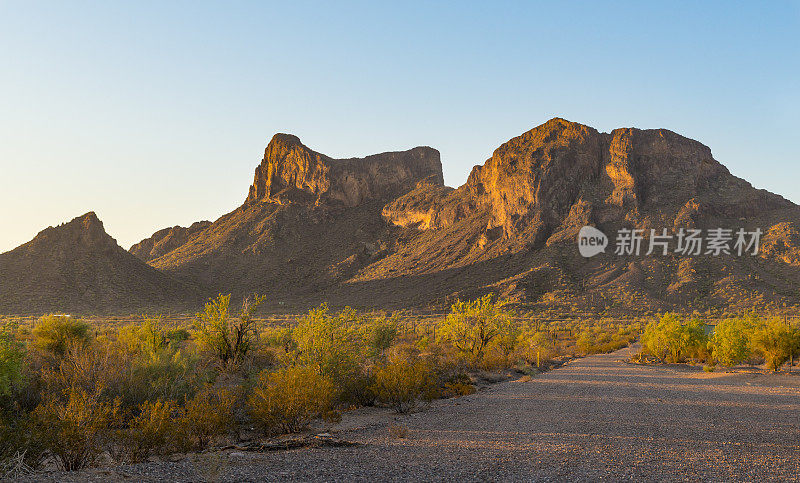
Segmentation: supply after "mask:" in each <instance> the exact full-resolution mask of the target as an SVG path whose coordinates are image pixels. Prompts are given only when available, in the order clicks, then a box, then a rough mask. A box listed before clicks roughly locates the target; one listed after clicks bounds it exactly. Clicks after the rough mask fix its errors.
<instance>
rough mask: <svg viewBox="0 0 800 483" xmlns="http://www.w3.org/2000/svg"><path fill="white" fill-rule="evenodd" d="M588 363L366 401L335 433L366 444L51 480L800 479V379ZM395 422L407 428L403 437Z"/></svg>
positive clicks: (597, 359) (618, 355) (196, 459)
mask: <svg viewBox="0 0 800 483" xmlns="http://www.w3.org/2000/svg"><path fill="white" fill-rule="evenodd" d="M629 350H630V349H623V350H621V351H618V352H615V353H613V354H606V355H598V356H591V357H587V358H585V359H578V360H575V361H573V362H572V363H570V364H568V365H566V366H563V367H561V368H559V369H556V370H553V371H551V372H548V373H545V374H542V375H539V376H535V377H534V378H532V379H531V380H530V381H527V382H521V381H509V382H503V383H498V384H494V385H492V386H489V387H488V388H486V389H485V390H483V391H480V392H479V393H476V394H474V395H471V396H466V397H462V398H459V399H449V400H442V401H437V402H435V403H434V404H433V405H432V406H431V407H429V408H427V409H425V410H423V411H420V412H417V413H414V414H409V415H399V416H398V415H396V414H394V413H390V412H388V411H383V410H376V409H364V410H359V411H355V412H353V413H348V414H346V415H345V416H344V419H343V420H342V422H341V423H340V424H338V425H336V426H334V427H333V428H332V433H333V434H334V436H335V437H337V438H342V439H346V440H349V441H356V442H359V443H361V445H359V446H356V447H344V448H316V449H295V450H288V451H277V452H269V453H250V452H242V451H220V452H216V453H204V454H199V455H191V456H189V457H187V458H184V459H183V460H181V461H177V462H169V463H167V462H164V463H146V464H139V465H133V466H124V467H120V468H114V469H95V470H89V471H84V472H81V473H72V474H65V473H51V474H46V475H45V474H40V475H38V476H39V477H40V478H48V479H52V480H59V481H67V480H86V479H97V480H139V481H142V480H144V481H164V480H177V481H203V480H208V481H218V480H222V481H265V480H269V481H272V480H303V481H308V480H313V481H328V480H330V481H368V480H375V481H385V480H394V481H402V480H425V481H431V480H434V481H435V480H469V481H486V480H490V481H492V480H494V481H506V480H526V481H527V480H542V481H562V480H592V481H596V480H601V479H602V480H612V481H615V480H712V481H732V480H735V481H755V480H758V481H764V480H784V481H785V480H797V479H798V478H800V398H799V397H798V396H800V377H795V376H792V375H765V374H752V373H711V374H707V373H704V372H703V371H702V369H701V368H700V367H690V366H677V365H676V366H640V365H634V364H628V363H625V362H623V359H627V357H628V356H629V355H630V354H629ZM390 424H394V425H399V426H402V427H405V428H407V429H408V435H407V437H406V438H403V439H398V438H395V437H392V436H391V435H390V433H389V431H388V429H387V428H388V426H389V425H390Z"/></svg>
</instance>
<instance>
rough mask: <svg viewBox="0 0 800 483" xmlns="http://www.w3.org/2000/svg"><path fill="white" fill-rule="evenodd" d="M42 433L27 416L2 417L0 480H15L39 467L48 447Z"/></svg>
mask: <svg viewBox="0 0 800 483" xmlns="http://www.w3.org/2000/svg"><path fill="white" fill-rule="evenodd" d="M42 435H43V432H42V431H41V428H39V427H37V426H36V425H35V424H33V422H32V421H31V419H30V418H29V417H27V416H18V417H16V418H8V419H6V418H3V417H0V480H6V479H8V480H14V479H15V478H16V477H18V476H21V475H22V474H24V473H26V472H30V471H31V470H35V469H36V468H38V467H39V465H40V463H41V462H42V459H43V457H44V453H45V449H46V445H45V442H44V440H43V437H42Z"/></svg>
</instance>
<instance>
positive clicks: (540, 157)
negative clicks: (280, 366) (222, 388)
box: [0, 118, 800, 313]
mask: <svg viewBox="0 0 800 483" xmlns="http://www.w3.org/2000/svg"><path fill="white" fill-rule="evenodd" d="M95 218H96V217H95ZM85 221H87V223H88V224H89V226H90V227H91V226H93V225H95V222H94V221H93V220H85ZM98 222H99V220H98ZM798 222H800V207H798V206H797V205H795V204H794V203H792V202H790V201H788V200H786V199H784V198H783V197H781V196H779V195H775V194H773V193H770V192H768V191H766V190H759V189H756V188H754V187H753V186H752V185H751V184H750V183H748V182H747V181H745V180H743V179H741V178H738V177H736V176H734V175H732V174H731V173H730V172H729V171H728V169H727V168H726V167H725V166H724V165H722V164H721V163H719V162H718V161H717V160H716V159H714V157H713V153H712V151H711V149H710V148H708V147H707V146H705V145H703V144H702V143H700V142H698V141H695V140H692V139H690V138H688V137H684V136H682V135H680V134H677V133H674V132H672V131H669V130H666V129H647V130H641V129H636V128H619V129H614V130H612V131H611V132H608V133H603V132H599V131H597V130H596V129H594V128H592V127H590V126H586V125H583V124H580V123H575V122H570V121H567V120H565V119H562V118H553V119H551V120H549V121H547V122H545V123H543V124H541V125H539V126H536V127H534V128H533V129H530V130H528V131H526V132H524V133H522V134H520V135H519V136H516V137H513V138H511V139H509V140H508V141H507V142H505V143H503V144H501V145H500V146H498V148H497V149H495V150H494V151H493V153H492V155H491V157H490V158H489V159H487V160H486V161H485V162H484V163H483V164H480V165H476V166H475V167H473V168H472V170H471V172H470V174H469V176H468V178H467V180H466V182H465V183H464V184H462V185H461V186H459V187H457V188H451V187H447V186H445V185H444V180H443V176H442V165H441V160H440V156H439V152H438V151H436V150H435V149H433V148H429V147H424V146H422V147H416V148H412V149H409V150H406V151H397V152H388V153H380V154H376V155H371V156H367V157H364V158H347V159H334V158H331V157H329V156H326V155H324V154H321V153H318V152H316V151H314V150H312V149H310V148H308V147H307V146H305V145H304V144H303V143H302V142H301V141H300V139H299V138H298V137H296V136H293V135H289V134H280V133H279V134H276V135H275V136H273V138H272V140H271V141H270V142H269V144H268V145H267V147H266V149H265V151H264V156H263V158H262V160H261V162H260V163H259V165H258V166H257V167H256V169H255V172H254V177H253V183H252V185H251V186H250V189H249V190H248V193H247V196H246V199H245V201H244V203H243V204H242V205H241V206H239V207H238V208H236V209H235V210H233V211H231V212H230V213H227V214H225V215H223V216H222V217H220V218H219V219H217V220H216V221H214V222H198V223H195V224H193V225H191V226H190V227H187V228H183V227H171V228H167V229H164V230H159V231H158V232H156V233H155V234H154V235H153V236H151V237H149V238H147V239H145V240H142V242H140V243H138V244H136V245H134V246H133V247H132V248H131V252H130V253H132V254H135V255H136V257H138V259H137V262H138V261H146V262H147V263H148V264H149V265H150V266H151V267H153V269H154V270H157V271H158V273H160V274H162V275H164V276H165V277H167V279H168V280H174V281H175V282H176V283H178V284H179V285H180V286H181V287H191V288H193V289H195V290H197V291H200V292H201V293H202V294H204V295H205V296H213V295H215V294H216V293H219V292H222V293H233V294H235V296H236V297H244V296H245V295H247V294H249V293H252V292H259V293H266V294H268V295H269V298H268V302H267V304H266V308H267V309H268V310H276V311H287V310H305V309H307V308H308V307H310V306H313V305H316V304H319V303H321V302H328V303H330V304H331V305H332V306H343V305H351V306H356V307H363V308H386V309H393V308H421V309H440V308H443V307H446V306H447V305H449V304H450V303H452V302H453V301H454V300H456V299H458V298H462V299H464V298H472V297H476V296H480V295H482V294H484V293H487V292H495V293H497V294H499V295H502V296H506V297H509V298H512V299H514V300H516V301H518V302H519V303H521V304H523V305H524V306H526V307H529V308H532V309H541V310H557V311H572V312H574V311H591V312H595V313H609V312H618V313H642V312H651V311H660V310H675V309H682V308H685V307H692V309H697V310H746V309H749V308H756V307H783V306H797V305H800V298H798V294H799V293H800V291H798V290H797V289H798V288H800V230H798V227H797V226H798ZM587 225H588V226H593V227H596V228H598V229H600V230H602V231H603V232H604V233H607V234H609V236H610V238H611V243H612V244H613V243H614V236H613V235H614V234H615V233H617V232H619V230H623V229H625V230H642V233H644V234H645V237H644V240H643V242H644V243H647V242H648V241H649V233H650V230H657V232H658V233H661V230H668V231H669V232H670V233H674V232H678V231H679V230H681V229H684V230H688V229H700V230H706V231H707V230H709V229H712V228H729V229H737V228H743V229H747V230H753V229H756V228H759V229H761V230H762V231H763V236H762V239H761V242H762V243H761V250H760V252H759V253H758V255H757V256H752V257H738V258H737V257H731V256H722V257H712V256H707V255H700V256H696V257H692V256H682V255H677V254H675V253H670V254H669V255H666V256H655V255H650V256H646V255H642V256H638V257H636V256H619V255H615V254H614V253H613V249H612V250H607V251H606V252H605V253H602V254H599V255H597V256H595V257H592V258H583V257H582V256H580V254H579V253H578V250H577V235H578V232H579V230H580V228H581V227H583V226H587ZM87 232H88V233H91V232H92V230H91V229H87ZM103 233H104V232H103ZM85 236H90V235H85ZM612 248H613V247H612ZM175 293H176V294H178V295H180V293H181V292H180V291H178V292H175ZM0 310H2V307H0Z"/></svg>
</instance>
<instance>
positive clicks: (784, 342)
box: [753, 319, 800, 371]
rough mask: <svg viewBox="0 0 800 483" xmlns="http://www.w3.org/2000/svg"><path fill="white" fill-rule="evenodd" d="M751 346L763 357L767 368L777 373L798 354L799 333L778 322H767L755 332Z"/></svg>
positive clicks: (775, 320)
mask: <svg viewBox="0 0 800 483" xmlns="http://www.w3.org/2000/svg"><path fill="white" fill-rule="evenodd" d="M753 344H754V346H755V347H756V349H757V350H758V351H759V352H760V353H761V354H762V355H763V356H764V362H765V363H766V364H767V367H768V368H769V369H771V370H772V371H777V370H778V369H780V367H781V366H782V365H783V364H784V363H785V362H786V361H787V360H789V358H790V357H792V356H793V355H796V354H797V353H798V349H800V331H798V330H797V329H796V328H794V327H790V326H788V325H786V324H784V323H783V322H781V321H780V320H777V319H773V320H769V321H767V322H766V323H764V324H762V325H761V326H760V327H759V328H757V329H756V330H755V332H754V333H753Z"/></svg>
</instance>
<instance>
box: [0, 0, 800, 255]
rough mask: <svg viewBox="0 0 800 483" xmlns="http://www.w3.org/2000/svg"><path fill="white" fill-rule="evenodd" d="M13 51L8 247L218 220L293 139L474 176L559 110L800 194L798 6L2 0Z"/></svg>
mask: <svg viewBox="0 0 800 483" xmlns="http://www.w3.org/2000/svg"><path fill="white" fill-rule="evenodd" d="M0 62H2V68H1V69H0V93H1V94H0V205H2V208H1V209H0V251H5V250H8V249H11V248H13V247H15V246H17V245H19V244H21V243H23V242H25V241H27V240H29V239H30V238H32V237H33V236H34V235H35V234H36V233H37V232H38V231H39V230H41V229H43V228H44V227H46V226H48V225H53V224H58V223H61V222H64V221H67V220H69V219H71V218H73V217H75V216H78V215H80V214H83V213H84V212H87V211H90V210H93V211H96V212H97V214H98V215H99V217H100V218H101V219H102V220H103V221H104V222H105V225H106V230H107V231H108V232H109V233H110V234H111V235H112V236H114V237H115V238H117V240H118V241H119V242H120V244H121V245H122V246H124V247H125V248H128V247H129V246H130V245H131V244H132V243H134V242H136V241H138V240H140V239H141V238H144V237H147V236H149V235H150V234H151V233H152V232H154V231H155V230H157V229H159V228H162V227H166V226H172V225H176V224H181V225H187V224H189V223H191V222H193V221H196V220H201V219H211V220H213V219H216V218H217V217H218V216H219V215H221V214H223V213H225V212H228V211H230V210H232V209H233V208H235V207H236V206H238V205H239V204H241V202H242V201H243V200H244V198H245V197H246V195H247V188H248V186H249V184H250V183H251V181H252V176H253V170H254V169H255V167H256V165H257V164H258V162H259V160H260V158H261V155H262V153H263V149H264V147H265V145H266V143H267V142H268V140H269V139H270V137H271V136H272V134H274V133H275V132H289V133H294V134H296V135H298V136H299V137H300V139H301V140H303V142H304V143H305V144H307V145H308V146H310V147H311V148H313V149H316V150H318V151H320V152H323V153H326V154H329V155H331V156H335V157H345V156H348V157H349V156H362V155H366V154H371V153H375V152H381V151H389V150H398V149H406V148H410V147H413V146H417V145H429V146H433V147H435V148H437V149H439V150H440V151H441V153H442V161H443V163H444V174H445V181H446V183H447V184H449V185H451V186H458V185H461V184H462V183H463V182H464V181H465V180H466V177H467V174H468V173H469V170H470V169H471V167H472V166H473V165H475V164H482V163H483V162H484V161H485V159H486V158H488V157H489V156H490V155H491V152H492V151H493V150H494V149H495V148H496V147H497V146H498V145H499V144H501V143H502V142H504V141H505V140H507V139H509V138H511V137H513V136H516V135H519V134H520V133H522V132H524V131H526V130H528V129H530V128H532V127H534V126H536V125H538V124H540V123H542V122H544V121H546V120H547V119H549V118H551V117H554V116H560V117H565V118H567V119H570V120H573V121H579V122H582V123H585V124H588V125H590V126H593V127H595V128H597V129H599V130H601V131H609V130H611V129H613V128H616V127H630V126H635V127H642V128H659V127H664V128H668V129H671V130H673V131H676V132H679V133H681V134H684V135H686V136H689V137H691V138H694V139H697V140H699V141H701V142H703V143H704V144H706V145H708V146H710V147H711V149H712V151H713V153H714V156H715V158H716V159H718V160H719V161H721V162H722V163H724V164H725V165H726V166H728V168H729V169H730V170H731V171H732V172H733V173H734V174H736V175H738V176H741V177H744V178H746V179H748V180H749V181H751V182H752V183H753V184H754V185H755V186H757V187H759V188H766V189H769V190H770V191H774V192H777V193H780V194H782V195H784V196H786V197H787V198H789V199H791V200H793V201H795V202H800V186H799V182H800V163H799V162H798V161H800V134H799V133H798V129H799V128H800V126H798V122H797V121H798V113H799V112H800V4H799V3H798V2H778V1H776V2H763V3H761V2H748V3H736V2H727V1H726V2H705V1H704V2H574V3H571V2H552V1H548V2H541V3H536V2H480V3H478V2H476V3H469V2H454V3H444V2H419V3H414V2H391V3H389V2H386V4H381V5H379V4H378V3H377V2H363V3H361V2H359V3H350V2H295V1H292V2H285V1H284V2H276V3H268V2H241V1H234V2H198V1H185V2H181V1H169V2H160V1H159V2H155V1H153V2H149V1H141V0H137V1H130V2H121V1H94V2H83V1H53V2H39V1H32V0H24V1H8V0H0Z"/></svg>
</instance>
